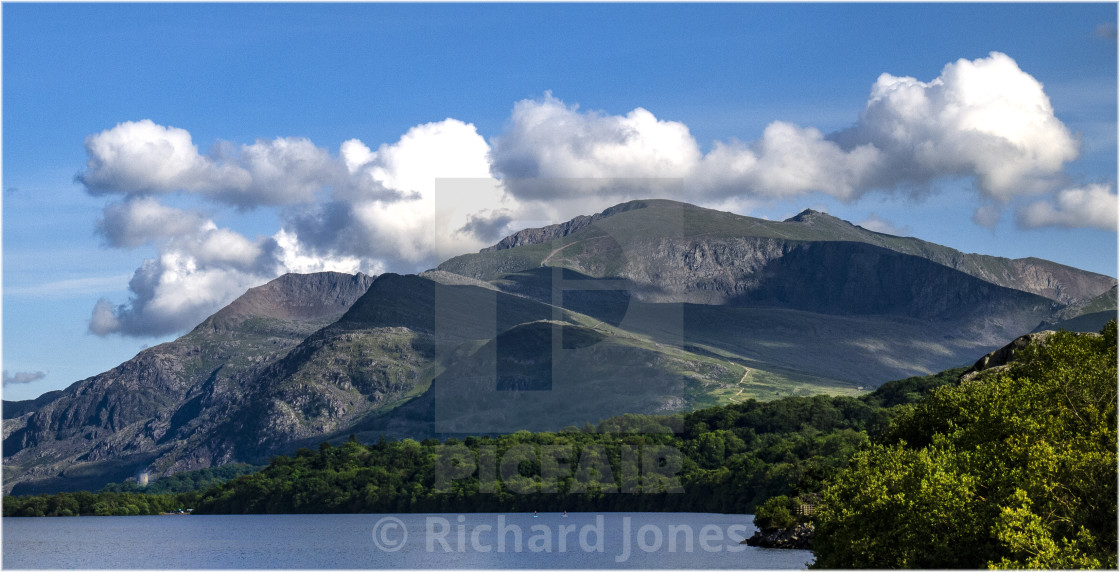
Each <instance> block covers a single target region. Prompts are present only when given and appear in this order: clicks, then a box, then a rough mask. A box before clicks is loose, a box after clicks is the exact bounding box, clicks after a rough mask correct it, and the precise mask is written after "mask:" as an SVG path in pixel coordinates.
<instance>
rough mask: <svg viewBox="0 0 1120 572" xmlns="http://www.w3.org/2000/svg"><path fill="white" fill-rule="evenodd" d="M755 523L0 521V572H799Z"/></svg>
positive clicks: (388, 518)
mask: <svg viewBox="0 0 1120 572" xmlns="http://www.w3.org/2000/svg"><path fill="white" fill-rule="evenodd" d="M754 530H755V528H754V525H753V524H752V518H751V517H749V516H742V515H726V514H698V513H599V514H597V513H570V514H569V515H568V516H567V517H563V516H562V515H560V514H558V513H544V514H541V515H539V517H533V515H531V514H520V513H512V514H462V515H459V514H401V515H377V514H346V515H322V514H317V515H239V516H232V515H231V516H225V515H223V516H204V515H197V516H107V517H97V516H83V517H76V518H74V517H70V518H65V517H47V518H4V519H3V552H2V553H0V556H2V559H3V561H2V565H3V567H4V568H149V569H150V568H222V569H238V568H240V569H245V568H317V569H323V568H334V569H340V568H341V569H355V568H409V569H417V568H455V569H479V568H482V569H488V568H516V569H526V568H591V569H607V568H643V569H649V568H670V569H682V568H693V569H803V568H805V567H806V566H808V564H809V562H811V561H812V558H813V556H812V553H810V552H809V551H807V550H773V549H762V548H754V547H750V546H746V545H742V544H739V541H740V540H742V539H743V538H745V537H747V536H750V535H751V534H753V533H754Z"/></svg>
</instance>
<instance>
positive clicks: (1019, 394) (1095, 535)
mask: <svg viewBox="0 0 1120 572" xmlns="http://www.w3.org/2000/svg"><path fill="white" fill-rule="evenodd" d="M1116 364H1117V337H1116V322H1115V321H1113V322H1111V323H1110V324H1109V325H1108V326H1106V327H1105V329H1104V330H1103V331H1102V332H1101V335H1100V336H1085V335H1077V334H1071V333H1066V332H1059V333H1057V334H1055V335H1053V336H1052V337H1051V338H1050V339H1049V340H1047V342H1046V343H1044V344H1041V345H1038V346H1031V347H1028V348H1026V349H1024V350H1023V351H1021V352H1020V354H1019V356H1017V358H1016V362H1014V363H1013V364H1012V365H1011V367H1010V368H1008V369H1006V370H1004V371H1001V372H996V373H993V374H990V375H984V376H981V377H980V378H978V379H974V380H971V381H966V382H963V383H961V384H960V385H953V386H946V387H942V388H939V389H937V390H936V391H934V392H933V394H932V395H931V396H930V397H929V398H927V399H925V400H923V401H921V402H920V403H918V404H917V405H915V406H912V407H907V408H905V409H904V410H903V411H902V413H901V414H900V415H899V416H898V417H897V418H895V420H894V421H893V422H892V424H891V426H890V428H889V429H888V430H887V431H886V432H885V433H884V434H883V435H882V436H881V437H880V439H878V440H877V441H878V442H876V443H875V444H874V445H873V446H871V447H869V448H867V449H866V450H863V451H861V452H859V453H857V454H856V455H855V457H854V458H853V460H852V463H851V466H850V467H849V468H848V469H846V470H844V471H842V472H841V473H839V474H838V475H836V477H835V478H834V479H832V480H831V482H830V483H829V484H828V486H827V487H825V490H824V493H823V506H822V509H821V511H820V513H819V514H818V515H817V519H816V520H817V527H818V528H817V538H816V539H815V541H814V549H815V550H816V552H817V560H816V562H815V564H814V566H816V567H819V568H977V567H985V566H987V567H993V568H1116V567H1117V557H1116V555H1117V514H1116V506H1117V483H1116V480H1117V466H1116V463H1117V456H1116V455H1117V441H1116V423H1117V419H1116V401H1117V366H1116Z"/></svg>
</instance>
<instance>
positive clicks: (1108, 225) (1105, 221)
mask: <svg viewBox="0 0 1120 572" xmlns="http://www.w3.org/2000/svg"><path fill="white" fill-rule="evenodd" d="M1116 214H1117V200H1116V193H1114V192H1112V187H1111V185H1087V186H1084V187H1076V188H1072V189H1064V190H1062V191H1060V192H1059V193H1058V194H1057V196H1056V197H1055V200H1054V202H1050V201H1047V200H1041V201H1035V202H1032V203H1030V204H1028V205H1026V206H1024V207H1021V208H1019V209H1017V210H1016V212H1015V218H1016V221H1017V222H1018V223H1019V225H1020V226H1022V227H1026V228H1038V227H1043V226H1062V227H1068V228H1099V229H1102V230H1111V231H1115V230H1116Z"/></svg>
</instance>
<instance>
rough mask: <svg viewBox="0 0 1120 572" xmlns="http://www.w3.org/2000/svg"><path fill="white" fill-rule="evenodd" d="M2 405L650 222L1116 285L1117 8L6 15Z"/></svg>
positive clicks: (13, 8)
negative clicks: (246, 303)
mask: <svg viewBox="0 0 1120 572" xmlns="http://www.w3.org/2000/svg"><path fill="white" fill-rule="evenodd" d="M0 10H2V34H3V39H2V66H3V68H2V82H3V83H2V128H3V137H2V145H3V151H2V169H3V170H2V189H3V191H2V203H0V208H2V211H3V221H2V222H3V225H2V228H3V248H2V256H3V258H2V262H3V313H2V320H3V357H2V361H3V389H2V393H3V398H4V399H7V400H22V399H31V398H34V397H36V396H38V395H40V394H42V393H44V392H46V391H51V390H55V389H62V388H64V387H66V386H68V385H70V384H71V383H73V382H75V381H79V380H81V379H84V378H86V377H89V376H92V375H95V374H97V373H100V372H102V371H106V370H108V369H111V368H113V367H115V366H116V365H118V364H120V363H122V362H124V361H126V360H127V359H129V358H131V357H132V356H133V355H135V354H136V353H137V352H138V351H140V350H141V349H143V348H146V347H150V346H153V345H156V344H158V343H162V342H166V341H170V340H172V339H174V338H175V337H177V336H179V335H181V334H183V333H185V332H187V331H189V330H190V329H191V328H192V327H193V326H195V325H197V324H198V323H199V322H200V321H202V320H203V319H204V318H205V317H206V316H208V315H210V314H212V313H213V312H214V311H216V310H218V309H219V308H221V307H222V306H223V305H225V304H227V303H228V302H230V301H231V300H233V299H234V298H235V297H237V296H238V295H240V294H241V293H242V292H244V291H245V290H246V289H247V288H250V287H253V286H257V285H260V284H263V283H265V282H267V281H268V280H270V279H272V278H274V277H276V276H279V275H281V274H283V273H285V272H313V271H321V270H337V271H345V272H358V271H361V272H366V273H369V274H376V273H380V272H387V271H391V272H400V273H408V272H418V271H422V270H424V269H427V268H432V267H434V266H436V265H437V264H438V263H439V262H440V261H442V260H444V259H446V258H449V257H450V256H453V255H457V254H462V253H465V252H472V251H477V250H478V249H479V248H482V247H484V246H487V245H490V244H493V243H494V242H497V241H498V240H499V239H500V238H502V237H503V236H504V235H506V234H509V233H511V232H514V231H516V230H519V229H521V228H524V227H529V226H543V225H546V224H551V223H556V222H563V221H565V220H568V219H570V218H572V217H574V216H576V215H581V214H592V213H595V212H599V211H601V210H603V209H604V208H606V207H609V206H612V205H614V204H617V203H620V202H623V201H626V200H630V199H636V198H650V197H654V198H671V199H676V200H681V201H686V202H691V203H694V204H699V205H702V206H707V207H711V208H718V209H721V210H727V211H731V212H735V213H739V214H743V215H748V216H755V217H762V218H768V219H777V220H780V219H785V218H788V217H790V216H793V215H795V214H796V213H798V212H800V211H801V210H803V209H805V208H813V209H816V210H822V211H826V212H829V213H831V214H833V215H835V216H838V217H840V218H843V219H845V220H848V221H850V222H852V223H855V224H860V225H862V226H864V227H866V228H869V229H872V230H876V231H880V232H887V233H892V234H901V235H906V236H914V237H917V238H920V239H923V240H927V241H931V242H935V243H939V244H944V245H947V246H950V247H953V248H956V249H959V250H962V251H964V252H979V253H983V254H990V255H995V256H1003V257H1008V258H1020V257H1027V256H1035V257H1039V258H1045V259H1049V260H1053V261H1056V262H1060V263H1062V264H1067V265H1070V266H1075V267H1078V268H1082V269H1085V270H1090V271H1093V272H1098V273H1102V274H1107V275H1110V276H1116V275H1117V233H1116V226H1117V190H1116V185H1117V152H1118V151H1117V43H1116V42H1117V40H1116V38H1117V26H1116V25H1117V8H1116V5H1115V3H1078V4H1072V3H1057V4H1041V3H1028V4H1009V3H996V4H911V3H906V4H814V3H809V4H780V3H761V4H506V3H500V4H256V3H253V4H221V3H217V4H210V3H207V4H194V3H190V4H139V3H125V4H71V3H64V4H63V3H57V4H56V3H47V4H24V3H5V4H3V6H2V8H0Z"/></svg>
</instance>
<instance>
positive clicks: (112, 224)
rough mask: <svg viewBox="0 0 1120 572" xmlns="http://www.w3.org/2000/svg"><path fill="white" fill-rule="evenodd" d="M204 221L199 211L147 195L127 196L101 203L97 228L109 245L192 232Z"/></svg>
mask: <svg viewBox="0 0 1120 572" xmlns="http://www.w3.org/2000/svg"><path fill="white" fill-rule="evenodd" d="M208 222H209V221H207V220H206V218H205V217H203V216H202V215H201V214H199V213H196V212H191V211H186V210H183V209H177V208H174V207H169V206H166V205H163V204H161V203H159V202H158V201H156V200H155V199H153V198H151V197H138V198H137V197H130V198H127V199H125V200H124V201H120V202H116V203H110V204H108V205H106V206H105V209H104V210H103V211H102V215H101V218H100V219H99V220H98V221H97V232H98V233H99V234H101V235H102V236H103V237H105V240H106V241H107V243H108V244H109V246H115V247H135V246H141V245H143V244H146V243H148V242H151V241H153V240H158V239H164V238H171V237H174V236H180V235H185V234H192V233H195V232H197V231H198V230H199V229H201V228H202V227H203V226H204V225H206V224H207V223H208Z"/></svg>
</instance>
